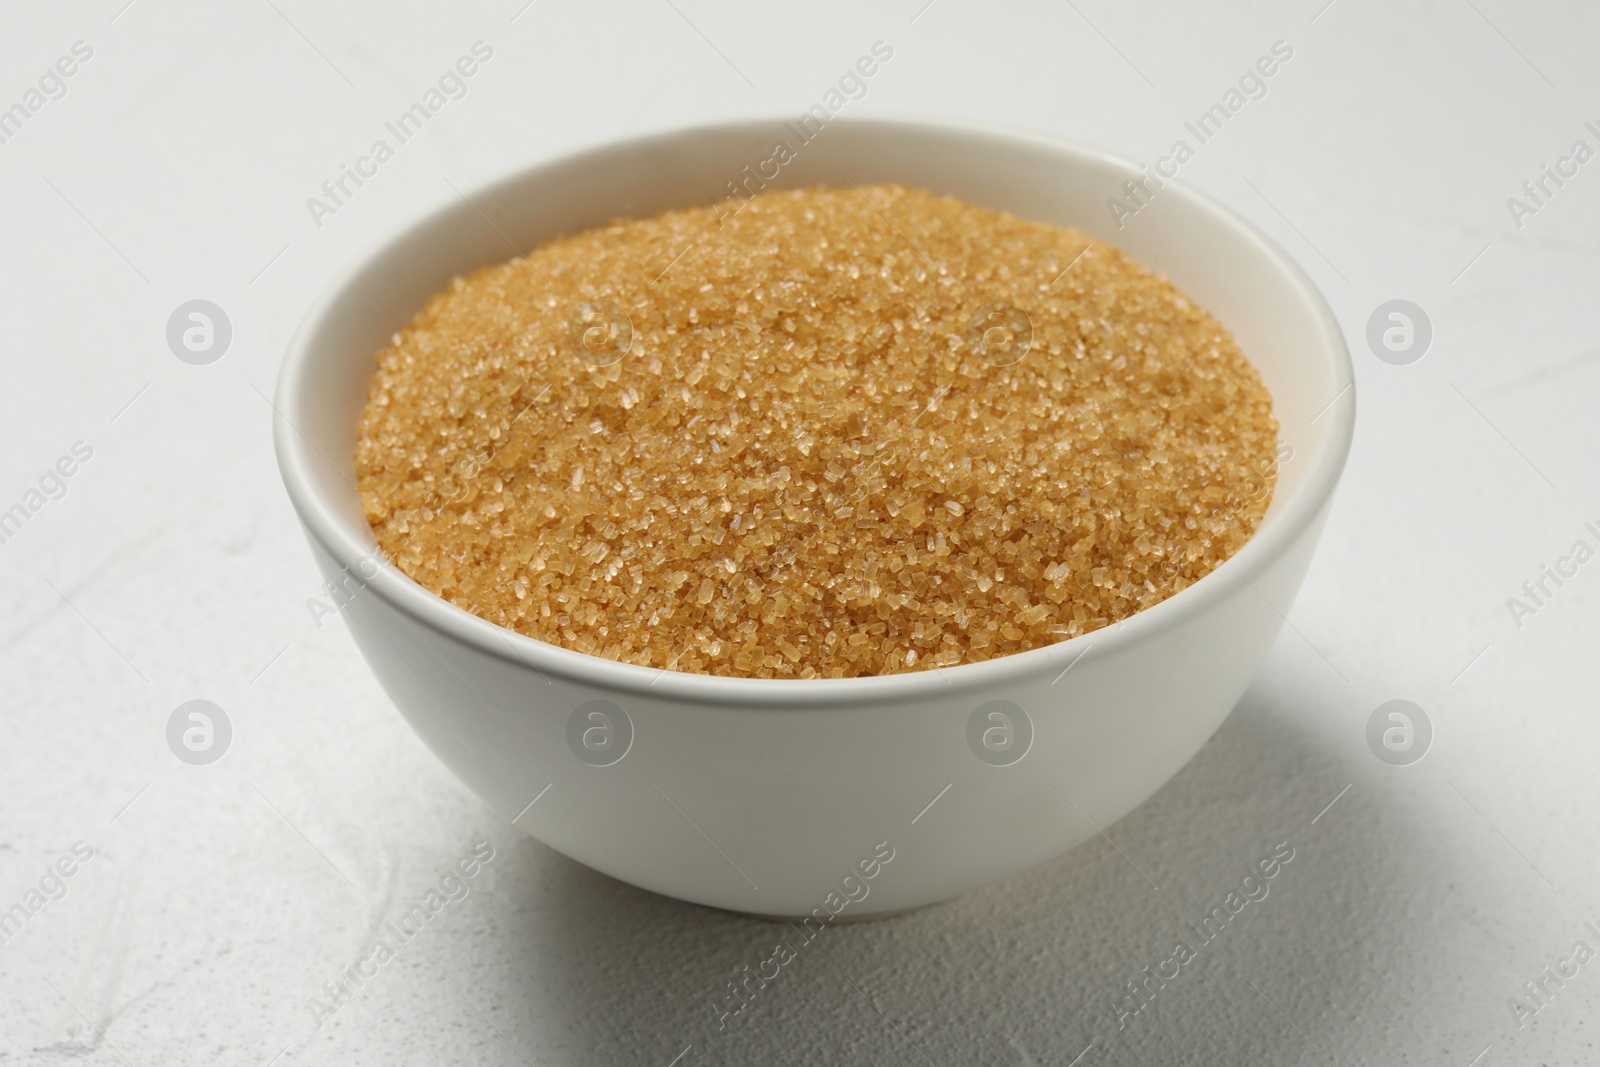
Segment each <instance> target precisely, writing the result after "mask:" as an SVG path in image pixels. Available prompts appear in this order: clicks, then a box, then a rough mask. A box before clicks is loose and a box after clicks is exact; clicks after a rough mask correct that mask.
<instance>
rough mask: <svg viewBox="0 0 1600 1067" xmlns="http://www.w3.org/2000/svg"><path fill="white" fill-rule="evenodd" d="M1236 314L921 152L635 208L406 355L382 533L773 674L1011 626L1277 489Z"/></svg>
mask: <svg viewBox="0 0 1600 1067" xmlns="http://www.w3.org/2000/svg"><path fill="white" fill-rule="evenodd" d="M1276 434H1277V422H1276V420H1275V419H1274V417H1273V414H1272V404H1271V398H1270V396H1269V395H1268V393H1267V390H1266V388H1265V387H1264V385H1263V384H1262V382H1261V379H1260V377H1259V376H1258V375H1257V373H1256V371H1255V369H1254V368H1253V367H1251V365H1250V364H1249V363H1248V362H1247V361H1246V359H1245V358H1244V356H1243V354H1242V353H1241V352H1240V351H1239V349H1238V347H1237V346H1236V345H1235V344H1234V342H1233V339H1232V338H1231V337H1230V336H1229V335H1228V333H1227V331H1226V330H1224V329H1223V327H1222V326H1221V325H1220V324H1219V323H1218V322H1217V321H1216V320H1215V319H1213V318H1212V317H1211V315H1210V314H1208V313H1207V312H1206V311H1205V310H1204V309H1203V308H1201V307H1199V306H1197V305H1196V304H1194V303H1193V302H1192V301H1190V300H1189V299H1187V298H1186V297H1185V296H1184V294H1183V293H1181V292H1180V291H1179V290H1178V289H1177V288H1175V287H1174V286H1173V285H1172V284H1171V283H1169V282H1168V281H1166V280H1165V279H1164V278H1161V277H1159V276H1157V275H1155V274H1153V273H1151V272H1150V271H1148V270H1146V269H1144V268H1143V267H1141V266H1140V265H1139V264H1138V263H1136V262H1135V261H1134V260H1133V259H1131V258H1130V257H1129V256H1127V255H1126V254H1124V253H1123V252H1121V251H1119V250H1118V249H1116V248H1114V247H1112V246H1110V245H1108V244H1105V243H1103V242H1101V241H1097V240H1094V239H1092V238H1089V237H1086V236H1084V235H1082V234H1080V233H1077V232H1076V231H1073V230H1070V229H1063V228H1059V227H1054V226H1049V225H1044V224H1041V223H1035V222H1028V221H1024V220H1021V219H1018V218H1015V217H1013V216H1011V215H1009V214H1005V213H997V212H993V211H988V210H985V209H982V208H978V207H975V206H972V205H969V204H966V203H963V202H961V201H958V200H955V199H952V198H949V197H943V198H941V197H937V196H934V195H932V194H930V193H927V192H924V191H921V190H917V189H912V188H907V187H904V186H897V185H868V186H862V187H860V188H859V189H857V188H849V189H824V188H817V189H806V190H795V191H784V192H774V193H768V194H763V195H760V196H756V197H754V198H752V199H749V200H746V201H743V202H742V203H741V202H736V201H730V202H728V203H725V204H721V205H715V206H712V207H703V208H693V209H688V210H682V211H672V212H668V213H666V214H664V215H661V216H659V217H657V218H653V219H647V220H637V221H618V222H614V223H612V224H610V225H607V226H603V227H599V228H596V229H592V230H587V231H584V232H582V233H578V234H574V235H572V236H569V237H563V238H560V239H558V240H554V241H550V242H549V243H547V244H544V245H542V246H540V247H539V248H537V249H535V250H534V251H532V252H531V253H529V254H528V256H527V257H526V258H518V259H515V260H512V261H511V262H509V263H505V264H502V265H500V266H494V267H486V268H484V269H482V270H479V271H476V272H474V273H473V274H471V275H470V276H468V277H465V278H456V279H454V280H453V281H452V283H451V284H450V286H449V288H448V289H447V290H446V291H444V292H442V293H439V294H438V295H437V296H435V297H433V298H432V299H431V300H430V301H429V302H428V304H427V305H426V306H425V307H424V308H423V309H422V310H421V311H420V312H419V313H418V314H417V315H416V317H415V318H414V319H412V321H411V322H410V324H409V325H407V326H406V327H405V328H404V329H403V330H401V331H400V333H398V334H396V335H395V337H394V340H393V343H392V344H391V345H390V346H389V347H388V348H385V349H384V350H383V351H381V352H379V353H378V355H377V371H376V373H375V374H374V375H373V378H372V381H371V385H370V388H369V394H368V401H367V405H366V409H365V411H364V413H363V416H362V419H361V425H360V428H359V433H358V440H357V445H356V472H357V476H358V482H359V486H360V492H361V501H362V505H363V507H364V509H365V511H366V515H367V519H368V521H369V522H370V523H371V525H372V529H373V531H374V533H375V534H376V535H377V539H378V543H379V545H380V547H381V548H382V549H383V551H384V553H385V554H386V555H387V556H388V557H389V558H390V560H392V561H393V562H394V563H395V564H396V565H397V566H398V567H399V568H400V569H401V570H402V571H404V572H405V573H406V574H408V575H410V576H411V577H412V578H413V579H415V580H416V581H417V582H418V583H420V584H421V585H422V586H424V587H425V588H427V589H430V590H432V591H433V592H435V593H437V594H438V595H439V596H441V597H444V598H445V599H447V600H449V601H450V602H452V603H454V604H457V605H459V606H461V607H463V608H465V609H466V610H468V611H471V612H473V613H474V614H476V615H479V616H481V617H482V618H484V619H487V620H489V621H490V622H493V623H497V624H499V625H501V626H505V627H509V628H510V629H513V630H516V631H518V632H520V633H523V634H527V635H528V636H530V637H534V638H537V639H539V640H542V641H547V642H550V643H552V644H556V645H561V646H563V647H566V648H569V649H575V650H577V651H579V652H585V653H590V654H592V655H596V656H603V657H607V658H610V659H614V660H622V661H625V662H629V663H637V664H643V665H647V666H652V667H662V668H667V669H673V670H679V671H687V672H694V673H703V674H721V675H743V676H753V677H789V678H812V677H851V676H858V675H872V674H889V673H895V672H900V671H909V670H918V669H922V668H927V667H942V666H949V665H953V664H957V663H968V662H973V661H977V660H985V659H991V658H993V657H996V656H1002V655H1007V654H1010V653H1014V652H1021V651H1024V650H1027V649H1031V648H1037V647H1040V646H1042V645H1048V644H1050V643H1052V642H1055V641H1060V640H1063V639H1065V638H1068V637H1073V636H1076V635H1078V634H1083V633H1088V632H1090V631H1092V630H1096V629H1098V628H1100V627H1103V626H1107V625H1109V624H1111V623H1114V622H1116V621H1118V620H1119V619H1123V618H1126V617H1127V616H1129V615H1132V614H1133V613H1134V612H1136V611H1139V610H1141V609H1142V608H1146V607H1149V606H1151V605H1153V604H1155V603H1157V602H1159V601H1161V600H1163V599H1165V598H1167V597H1169V596H1171V595H1173V594H1174V593H1176V592H1178V591H1179V590H1181V589H1183V588H1184V587H1186V586H1188V585H1190V584H1192V583H1193V582H1195V581H1197V580H1198V579H1200V578H1201V577H1203V576H1204V575H1206V574H1207V573H1209V572H1210V571H1211V570H1212V569H1213V568H1215V567H1216V566H1217V565H1218V564H1219V563H1221V562H1222V561H1223V560H1225V559H1227V558H1228V557H1229V556H1230V555H1232V554H1233V553H1234V552H1235V551H1237V550H1238V549H1239V547H1240V546H1241V545H1243V544H1244V543H1245V541H1246V540H1248V539H1249V537H1250V536H1251V534H1252V533H1253V532H1254V530H1255V529H1256V527H1257V525H1258V524H1259V523H1260V521H1261V518H1262V515H1263V514H1264V513H1265V511H1266V509H1267V505H1268V503H1269V501H1270V497H1271V493H1272V486H1273V483H1274V479H1275V473H1276V465H1275V438H1276Z"/></svg>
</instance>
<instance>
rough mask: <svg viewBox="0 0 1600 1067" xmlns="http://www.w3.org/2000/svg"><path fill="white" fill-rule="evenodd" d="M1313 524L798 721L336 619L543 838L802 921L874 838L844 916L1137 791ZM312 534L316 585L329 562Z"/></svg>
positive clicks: (1235, 668)
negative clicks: (1064, 665)
mask: <svg viewBox="0 0 1600 1067" xmlns="http://www.w3.org/2000/svg"><path fill="white" fill-rule="evenodd" d="M1320 526H1321V521H1320V519H1319V520H1318V521H1317V522H1316V523H1315V524H1314V525H1313V527H1312V528H1309V529H1308V530H1307V531H1306V532H1305V534H1304V535H1303V536H1302V537H1301V538H1300V539H1299V540H1298V542H1297V543H1296V544H1295V545H1294V547H1293V548H1292V549H1291V550H1290V551H1289V552H1288V553H1286V554H1285V555H1284V556H1282V557H1281V558H1280V559H1279V560H1278V561H1277V562H1276V563H1275V564H1274V565H1273V566H1272V567H1271V568H1269V569H1268V570H1267V571H1266V572H1265V573H1263V574H1262V575H1261V576H1260V577H1259V578H1258V579H1256V580H1255V583H1256V585H1257V586H1259V587H1260V592H1259V593H1258V592H1257V591H1255V590H1254V589H1252V588H1251V587H1250V586H1248V585H1244V586H1241V587H1240V588H1239V590H1238V591H1236V592H1235V593H1234V594H1233V595H1232V596H1230V597H1229V598H1227V599H1226V600H1225V601H1223V602H1222V603H1221V604H1220V605H1219V606H1218V607H1217V608H1216V609H1215V610H1213V611H1212V612H1209V613H1207V614H1205V615H1202V616H1199V617H1196V618H1194V619H1192V620H1189V621H1188V622H1187V623H1185V624H1183V625H1181V626H1177V627H1173V628H1169V629H1167V630H1165V631H1163V632H1162V633H1160V634H1158V635H1156V636H1154V637H1152V638H1151V639H1150V640H1149V641H1147V642H1145V643H1141V644H1138V645H1131V646H1124V647H1123V648H1121V649H1120V650H1118V651H1116V652H1113V653H1110V654H1105V653H1101V654H1097V652H1096V650H1095V648H1094V645H1093V643H1092V642H1091V643H1089V644H1088V645H1086V646H1085V649H1086V650H1084V651H1083V652H1082V653H1081V658H1079V659H1077V660H1076V662H1072V663H1071V668H1070V669H1069V670H1067V672H1066V673H1065V674H1064V675H1062V674H1060V673H1059V668H1058V667H1057V666H1056V665H1055V664H1053V663H1047V662H1044V661H1039V662H1038V663H1037V664H1036V666H1035V667H1034V668H1033V669H1031V670H1030V671H1028V672H1027V673H1026V674H1024V675H1021V676H1018V677H1017V678H1016V679H1014V681H1013V682H1012V683H1011V684H1010V685H1008V686H1007V687H1006V688H1005V689H1004V690H994V689H990V688H986V687H975V686H972V685H969V684H965V683H958V684H952V683H946V682H944V681H942V680H941V678H940V677H939V676H938V675H936V674H929V675H928V676H927V685H926V689H925V693H924V695H923V697H922V698H921V699H910V700H898V701H893V702H886V703H885V702H880V703H873V704H839V705H837V706H831V707H824V708H817V709H813V710H804V711H797V710H787V711H763V710H761V709H758V708H751V709H740V708H720V707H707V706H704V705H697V704H695V703H692V702H687V701H684V700H681V699H675V698H656V697H640V696H638V695H637V694H630V695H623V694H617V693H614V692H609V691H607V690H605V689H602V688H599V687H595V686H585V685H581V684H576V683H573V682H570V681H567V680H565V679H562V678H559V677H554V678H548V679H547V678H543V677H541V676H540V675H539V673H538V672H537V671H535V670H532V669H529V668H528V667H527V666H524V665H522V664H520V663H518V662H515V661H508V660H507V659H505V658H503V657H500V656H493V655H487V654H485V653H484V652H483V651H481V650H479V649H477V648H475V647H473V646H472V645H470V644H468V643H465V642H461V641H458V640H456V639H454V638H452V637H449V636H445V635H441V634H440V633H439V632H438V631H436V630H434V629H432V628H430V627H428V626H426V625H424V624H421V623H419V622H417V621H416V620H414V619H412V618H411V617H409V616H408V615H407V614H406V613H405V612H403V611H400V610H398V609H397V608H395V607H394V606H393V605H392V604H390V603H388V602H387V601H385V600H383V599H381V598H379V597H375V596H364V595H360V594H357V595H356V597H355V598H354V599H353V600H352V601H351V603H350V604H349V606H348V607H346V608H345V609H344V612H343V616H344V618H345V619H346V620H347V622H348V625H349V627H350V632H351V633H352V634H353V635H354V636H355V639H356V643H357V645H358V646H359V647H360V648H361V651H362V653H363V655H365V656H366V658H367V660H368V662H369V663H370V664H371V666H372V669H373V671H374V673H375V674H376V675H377V677H378V680H379V681H380V682H381V683H382V685H383V688H384V690H385V691H386V692H387V693H388V694H389V696H390V697H391V698H392V699H393V700H394V702H395V704H396V705H397V706H398V707H399V708H400V710H401V711H402V712H403V713H404V715H405V717H406V719H407V720H408V721H409V722H410V723H411V725H412V727H413V728H414V729H416V731H417V733H418V734H419V735H421V737H422V738H423V740H424V741H426V742H427V744H428V745H429V747H430V748H432V749H433V751H434V752H435V753H436V754H437V755H438V756H439V757H440V759H442V760H443V761H444V762H445V764H447V765H448V766H449V767H450V768H451V770H453V771H454V772H455V773H456V774H457V775H459V776H460V777H461V779H462V780H463V781H465V782H466V783H467V785H468V786H470V787H471V788H472V789H473V790H475V791H476V792H477V793H478V794H479V795H481V796H483V797H484V798H485V799H486V800H488V801H489V802H490V803H491V804H492V805H494V807H495V808H496V809H498V810H499V811H501V812H503V813H505V814H506V816H507V817H508V818H513V819H514V820H515V824H516V825H517V826H518V827H520V828H522V829H523V830H525V831H526V832H528V833H529V834H532V835H533V836H534V837H536V838H538V839H539V840H541V841H543V842H544V843H545V844H547V845H550V846H551V847H552V848H555V849H557V850H559V851H561V852H563V853H565V854H566V855H568V856H571V857H572V858H573V859H576V860H578V861H580V862H582V863H586V864H588V865H589V866H591V867H594V868H596V869H598V870H601V871H604V872H605V873H607V874H610V875H612V876H613V877H616V878H620V879H622V880H624V881H627V882H632V883H633V884H635V885H639V886H642V887H644V888H646V889H651V890H654V891H655V892H658V893H664V894H666V895H668V896H672V897H678V898H681V899H684V900H692V901H696V902H698V903H701V904H709V905H713V906H716V907H722V908H729V909H732V910H735V911H745V912H754V913H758V914H766V915H805V914H809V913H810V912H811V911H812V910H813V909H814V908H818V907H822V906H823V905H824V901H825V899H826V898H827V895H828V893H829V892H842V891H841V890H840V879H841V878H842V877H843V876H844V875H846V874H848V873H849V872H850V869H851V867H852V865H854V864H855V862H856V861H857V860H858V859H859V858H861V857H863V856H867V855H869V854H871V853H872V851H873V847H874V845H875V844H876V843H878V842H880V841H887V842H888V843H889V844H890V846H891V847H892V848H893V849H894V850H895V858H894V860H893V861H892V862H891V863H890V864H889V865H888V866H887V867H885V868H884V869H883V871H882V873H881V874H880V875H879V876H878V877H877V878H875V879H874V880H872V881H871V882H870V883H867V885H868V887H869V890H870V893H869V896H868V897H867V899H864V900H862V901H861V902H860V903H859V904H852V905H851V906H850V911H851V913H852V914H857V915H859V914H863V913H866V912H876V911H895V910H899V909H902V908H909V907H915V906H918V905H921V904H927V903H931V902H933V901H937V900H942V899H945V898H947V897H951V896H955V895H957V894H960V893H964V892H967V891H969V890H972V889H976V888H979V887H981V886H984V885H987V884H989V883H991V882H994V881H997V880H999V879H1002V878H1006V877H1009V876H1011V875H1013V874H1016V873H1019V872H1021V871H1025V870H1027V869H1029V868H1031V867H1033V866H1036V865H1038V864H1039V863H1042V862H1044V861H1046V860H1048V859H1051V858H1052V857H1054V856H1057V855H1059V854H1060V853H1062V852H1064V851H1066V850H1067V849H1069V848H1071V847H1072V846H1074V845H1076V844H1078V843H1080V842H1082V841H1084V840H1087V839H1088V838H1091V837H1095V836H1097V828H1099V829H1104V828H1105V827H1107V826H1110V825H1111V824H1112V823H1113V822H1115V821H1116V820H1117V819H1119V818H1121V817H1122V816H1123V815H1124V814H1126V813H1127V812H1129V811H1131V810H1132V809H1133V808H1134V807H1136V806H1137V805H1138V804H1140V803H1142V802H1143V801H1144V800H1145V799H1147V798H1148V797H1149V796H1150V795H1151V794H1152V793H1154V792H1155V791H1156V790H1157V789H1159V788H1160V787H1161V786H1162V785H1163V784H1164V783H1165V782H1166V781H1167V780H1168V779H1170V778H1171V777H1172V775H1174V774H1175V773H1177V771H1178V770H1179V769H1180V768H1181V767H1182V766H1183V765H1184V764H1185V763H1187V762H1188V761H1189V759H1190V758H1191V757H1192V756H1193V755H1194V754H1195V752H1197V751H1198V750H1199V748H1200V746H1201V745H1203V744H1204V743H1205V742H1206V740H1207V739H1208V738H1209V737H1210V736H1211V735H1212V733H1214V732H1215V731H1216V729H1217V727H1218V726H1220V725H1221V723H1222V721H1223V720H1224V719H1225V718H1226V717H1227V714H1228V712H1229V710H1230V709H1231V708H1232V707H1233V705H1234V703H1235V702H1236V701H1237V700H1238V698H1239V696H1240V695H1241V694H1242V693H1243V691H1244V689H1245V687H1246V686H1247V685H1248V684H1249V682H1250V678H1251V676H1252V675H1253V674H1254V673H1255V670H1256V667H1257V666H1258V665H1259V663H1260V661H1261V659H1262V658H1263V657H1264V656H1265V654H1266V651H1267V648H1268V647H1269V646H1270V645H1271V643H1272V640H1273V638H1274V636H1275V635H1276V633H1277V631H1278V628H1279V625H1280V618H1279V616H1278V613H1277V609H1276V608H1274V607H1273V606H1272V604H1270V603H1268V599H1269V598H1270V599H1271V600H1272V601H1273V602H1275V603H1279V604H1287V603H1288V601H1289V599H1291V598H1292V595H1293V591H1294V589H1295V588H1296V587H1297V586H1298V585H1299V582H1300V579H1301V577H1302V575H1303V574H1304V573H1305V568H1306V565H1307V563H1308V562H1309V560H1310V557H1311V550H1312V548H1313V546H1314V544H1315V541H1316V536H1317V533H1318V530H1319V528H1320ZM312 547H313V551H314V553H315V555H316V556H317V560H318V563H319V565H320V566H321V568H322V570H323V573H324V575H325V576H326V577H327V578H328V579H329V580H335V579H336V578H337V576H338V573H339V569H340V565H339V564H338V563H337V562H336V561H335V560H334V559H333V557H331V556H330V555H328V553H327V552H326V551H324V550H323V549H322V548H321V547H320V546H319V545H317V544H316V543H315V541H313V543H312ZM1069 662H1070V661H1069ZM596 697H600V698H605V699H610V700H612V701H614V702H615V703H617V704H618V705H619V706H620V707H622V708H623V709H624V710H625V711H626V712H627V713H628V716H629V718H630V719H631V720H632V723H633V730H634V739H633V745H632V747H631V749H630V750H629V751H628V753H627V755H625V756H624V757H623V758H622V759H621V760H620V761H619V762H617V763H616V764H613V765H612V766H610V767H592V766H590V765H588V764H586V763H583V762H581V761H579V760H578V759H577V758H575V757H574V756H573V754H572V753H571V752H570V751H569V750H568V748H567V740H566V731H567V719H568V717H569V716H570V715H571V713H572V711H573V710H574V709H575V708H577V707H578V706H579V705H580V704H582V703H584V702H585V701H587V700H591V699H594V698H596ZM996 698H1002V699H1007V700H1011V701H1014V702H1015V703H1016V704H1018V705H1020V706H1021V707H1022V708H1023V709H1024V710H1025V711H1026V712H1027V713H1028V715H1029V718H1030V719H1031V720H1032V723H1033V728H1034V741H1033V746H1032V748H1031V749H1030V750H1029V751H1028V753H1027V755H1025V756H1024V757H1023V758H1022V759H1021V760H1020V761H1018V762H1017V763H1015V764H1012V765H1011V766H1009V767H994V766H990V765H989V764H987V763H983V762H981V761H980V760H979V759H977V757H976V756H974V755H973V753H972V751H971V750H970V749H969V748H968V747H967V741H966V729H967V719H968V717H969V716H970V715H971V713H972V711H973V710H974V709H975V708H977V707H978V706H979V705H980V704H983V703H985V702H986V701H989V700H993V699H996ZM946 786H949V789H948V791H945V792H943V795H942V796H940V793H941V791H944V790H945V787H946ZM936 796H938V797H939V799H938V802H937V803H936V804H934V805H933V807H932V808H929V809H928V810H927V812H926V813H925V814H922V812H923V809H924V807H925V806H926V805H927V804H928V803H929V802H930V801H932V800H934V798H935V797H936ZM536 797H537V798H538V801H537V803H534V804H533V805H532V807H529V806H528V805H529V804H530V802H532V801H534V799H535V798H536ZM919 816H920V817H919ZM913 819H915V820H916V822H915V824H913ZM719 850H720V852H719ZM1155 876H1156V877H1158V878H1159V871H1156V872H1155ZM858 892H859V891H858Z"/></svg>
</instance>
